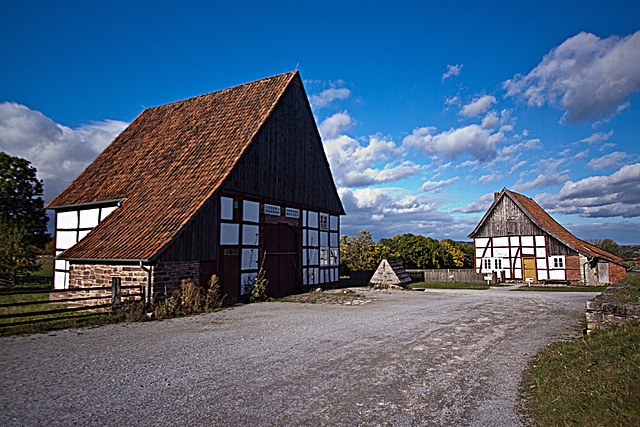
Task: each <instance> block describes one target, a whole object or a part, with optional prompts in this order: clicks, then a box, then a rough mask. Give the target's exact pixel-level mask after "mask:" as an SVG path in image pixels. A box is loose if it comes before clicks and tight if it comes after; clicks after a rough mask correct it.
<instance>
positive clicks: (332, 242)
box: [302, 210, 340, 285]
mask: <svg viewBox="0 0 640 427" xmlns="http://www.w3.org/2000/svg"><path fill="white" fill-rule="evenodd" d="M339 233H340V217H338V216H335V215H329V214H327V213H323V212H314V211H306V210H303V211H302V281H303V284H304V285H323V284H325V283H331V282H337V281H338V265H339V264H340V259H339V258H340V243H339Z"/></svg>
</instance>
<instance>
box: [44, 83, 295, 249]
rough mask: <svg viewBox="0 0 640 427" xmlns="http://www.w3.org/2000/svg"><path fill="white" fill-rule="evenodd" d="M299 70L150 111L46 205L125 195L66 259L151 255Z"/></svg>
mask: <svg viewBox="0 0 640 427" xmlns="http://www.w3.org/2000/svg"><path fill="white" fill-rule="evenodd" d="M294 79H298V80H299V79H300V77H299V74H298V72H297V71H295V72H290V73H286V74H280V75H277V76H273V77H269V78H266V79H262V80H258V81H255V82H251V83H246V84H243V85H240V86H236V87H232V88H229V89H224V90H221V91H218V92H213V93H209V94H206V95H201V96H197V97H194V98H189V99H185V100H183V101H178V102H174V103H171V104H166V105H162V106H159V107H153V108H148V109H146V110H144V111H143V112H142V113H141V114H140V115H139V116H138V117H137V118H136V119H135V120H134V121H133V122H132V123H131V124H130V125H129V126H128V127H127V128H126V129H125V130H124V131H123V132H122V133H121V134H120V135H118V137H117V138H116V139H115V140H114V141H113V142H112V143H111V144H110V145H109V146H108V147H107V148H106V149H105V150H104V151H103V152H102V153H101V154H100V155H99V156H98V157H97V158H96V159H95V160H94V161H93V163H91V164H90V165H89V166H88V167H87V168H86V169H85V170H84V171H83V172H82V173H81V174H80V175H79V176H78V177H77V178H76V179H75V180H74V181H73V182H72V183H71V184H70V185H69V186H68V187H67V188H66V189H65V190H64V191H63V192H62V193H60V194H59V195H58V196H57V197H56V198H55V199H53V200H52V201H51V202H50V203H49V204H48V205H47V207H48V208H56V207H57V208H60V207H63V206H71V205H77V204H81V203H96V202H100V201H105V200H114V199H122V200H123V201H122V202H121V205H120V207H119V208H118V209H116V210H115V211H114V212H113V213H112V214H111V215H109V216H108V217H107V218H106V219H104V220H103V221H102V222H100V223H99V224H98V226H97V227H95V228H94V229H93V230H92V231H91V232H90V233H89V234H88V235H87V236H86V237H85V238H84V239H83V240H81V241H80V242H78V243H77V244H76V245H75V246H73V247H72V248H70V249H68V250H67V251H65V252H64V253H63V254H62V255H61V257H62V258H75V259H102V260H105V259H114V260H115V259H127V260H149V259H151V258H152V257H154V256H156V255H157V254H158V253H159V252H160V251H161V250H162V249H163V248H164V247H166V246H167V245H168V244H169V243H170V242H171V241H172V240H173V239H174V238H175V237H176V236H177V234H178V233H179V232H180V230H181V229H182V228H183V227H184V226H185V225H186V224H187V223H188V221H189V220H190V219H191V217H192V216H193V215H194V214H195V213H196V212H197V211H198V210H199V209H200V208H201V207H202V205H203V204H204V203H205V202H206V201H207V200H208V199H209V198H210V197H211V196H212V194H213V193H214V192H215V191H216V189H217V188H218V187H219V186H220V184H221V183H222V182H223V180H224V179H225V178H226V177H227V175H228V174H229V173H230V172H231V170H232V169H233V167H234V165H235V164H236V162H237V160H238V159H239V158H240V156H241V155H242V153H243V152H244V150H245V149H246V148H247V146H248V144H249V143H250V142H251V141H252V139H253V137H254V136H255V135H256V133H257V132H258V130H259V129H260V127H261V126H262V124H263V123H264V122H265V120H266V119H267V117H269V114H270V113H271V111H272V110H273V108H274V107H275V105H276V103H277V102H278V100H279V99H280V97H281V96H282V94H283V93H284V91H285V89H286V88H287V87H288V86H289V84H290V83H291V82H292V81H293V80H294Z"/></svg>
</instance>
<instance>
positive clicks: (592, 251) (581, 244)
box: [469, 188, 622, 264]
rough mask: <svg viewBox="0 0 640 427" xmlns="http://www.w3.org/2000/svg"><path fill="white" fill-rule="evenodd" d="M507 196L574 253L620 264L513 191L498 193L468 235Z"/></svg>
mask: <svg viewBox="0 0 640 427" xmlns="http://www.w3.org/2000/svg"><path fill="white" fill-rule="evenodd" d="M504 196H508V197H510V198H511V199H512V200H513V201H514V202H515V203H516V204H517V205H518V206H520V208H521V209H522V211H523V212H524V213H525V215H527V216H528V217H529V219H531V221H533V222H534V223H535V224H536V225H537V226H538V227H540V228H542V229H543V230H545V231H546V232H547V233H549V234H550V235H552V236H553V237H555V238H556V239H558V240H559V241H561V242H562V243H564V244H565V245H567V246H569V247H570V248H573V249H574V250H575V251H577V252H579V253H581V254H583V255H586V256H588V257H599V258H605V259H607V260H609V261H613V262H615V263H617V264H621V263H622V258H620V257H617V256H615V255H613V254H611V253H609V252H606V251H603V250H602V249H600V248H598V247H596V246H593V245H592V244H590V243H587V242H585V241H583V240H580V239H578V238H577V237H576V236H574V235H573V234H571V233H570V232H569V231H567V229H566V228H564V227H563V226H561V225H560V224H558V223H557V222H556V220H554V219H553V218H551V216H550V215H549V214H548V213H547V212H545V210H544V209H542V208H541V207H540V205H538V204H537V203H536V202H535V201H534V200H533V199H530V198H529V197H527V196H523V195H522V194H519V193H514V192H513V191H510V190H507V189H506V188H504V189H503V190H502V192H501V193H500V196H499V197H498V198H497V199H496V200H495V201H494V204H493V205H492V206H491V208H489V211H487V214H485V216H484V217H483V218H482V220H481V221H480V224H478V227H476V229H475V230H474V231H473V232H472V233H471V234H470V235H469V237H472V236H473V235H474V234H475V233H476V232H477V231H478V230H479V229H480V226H481V225H482V223H483V222H484V220H485V219H486V218H487V217H488V216H489V212H491V210H493V208H494V207H495V206H496V205H497V202H498V200H500V198H501V197H504Z"/></svg>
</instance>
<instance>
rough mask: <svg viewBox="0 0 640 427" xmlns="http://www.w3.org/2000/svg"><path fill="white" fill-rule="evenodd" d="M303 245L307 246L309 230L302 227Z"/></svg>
mask: <svg viewBox="0 0 640 427" xmlns="http://www.w3.org/2000/svg"><path fill="white" fill-rule="evenodd" d="M302 246H307V230H306V229H305V228H303V229H302Z"/></svg>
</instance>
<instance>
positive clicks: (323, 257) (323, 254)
mask: <svg viewBox="0 0 640 427" xmlns="http://www.w3.org/2000/svg"><path fill="white" fill-rule="evenodd" d="M320 265H329V249H327V248H322V249H320Z"/></svg>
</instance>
